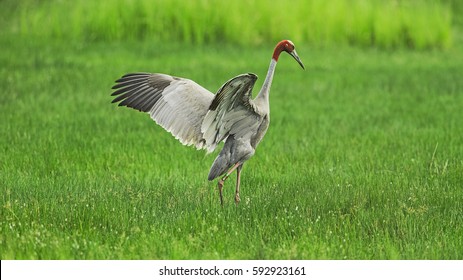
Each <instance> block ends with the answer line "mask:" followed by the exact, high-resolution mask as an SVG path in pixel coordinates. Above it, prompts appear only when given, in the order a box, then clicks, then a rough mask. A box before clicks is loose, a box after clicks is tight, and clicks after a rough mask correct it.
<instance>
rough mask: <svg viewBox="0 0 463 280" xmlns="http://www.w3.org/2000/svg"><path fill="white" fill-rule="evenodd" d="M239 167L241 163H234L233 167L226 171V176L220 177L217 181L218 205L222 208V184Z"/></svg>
mask: <svg viewBox="0 0 463 280" xmlns="http://www.w3.org/2000/svg"><path fill="white" fill-rule="evenodd" d="M240 166H241V163H239V162H238V163H236V164H235V165H233V166H232V168H230V170H228V172H227V174H225V176H223V177H222V179H220V180H219V183H218V185H217V186H218V188H219V195H220V204H221V205H222V206H223V196H222V188H223V184H224V183H225V180H227V179H228V177H230V174H232V173H233V171H235V169H237V168H238V167H240Z"/></svg>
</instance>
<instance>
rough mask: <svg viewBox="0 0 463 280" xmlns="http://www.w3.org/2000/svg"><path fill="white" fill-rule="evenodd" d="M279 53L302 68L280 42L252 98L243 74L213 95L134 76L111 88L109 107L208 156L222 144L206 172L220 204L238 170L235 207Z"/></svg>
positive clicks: (289, 45) (251, 77) (173, 81)
mask: <svg viewBox="0 0 463 280" xmlns="http://www.w3.org/2000/svg"><path fill="white" fill-rule="evenodd" d="M282 52H286V53H288V54H289V55H290V56H292V57H293V58H294V59H295V60H296V61H297V63H299V65H300V66H301V67H302V69H305V67H304V64H303V63H302V61H301V59H300V58H299V56H298V54H297V52H296V49H295V45H294V43H293V42H291V41H290V40H282V41H280V42H278V43H277V44H276V46H275V48H274V50H273V55H272V58H271V60H270V65H269V68H268V71H267V75H266V77H265V80H264V83H263V85H262V88H261V89H260V91H259V93H258V94H257V96H256V97H255V98H254V99H253V98H252V89H253V87H254V84H255V82H256V80H257V75H255V74H253V73H246V74H241V75H238V76H236V77H234V78H232V79H230V80H228V81H227V82H225V83H224V84H223V85H222V86H221V87H220V88H219V90H218V91H217V93H216V94H213V93H212V92H210V91H209V90H207V89H205V88H204V87H202V86H200V85H199V84H197V83H196V82H194V81H192V80H190V79H186V78H180V77H176V76H171V75H167V74H161V73H147V72H135V73H129V74H125V75H123V76H122V77H121V78H119V79H117V80H116V81H115V83H116V84H115V85H114V86H113V87H112V90H114V91H113V92H112V94H111V95H112V96H115V98H114V99H113V100H112V103H117V104H118V105H119V106H126V107H129V108H133V109H136V110H138V111H141V112H146V113H148V114H149V115H150V117H151V118H152V119H153V120H154V121H155V122H156V123H157V124H158V125H160V126H161V127H163V128H164V129H165V130H166V131H168V132H170V133H171V134H172V135H173V136H174V137H175V138H176V139H177V140H179V141H180V142H181V143H182V144H183V145H186V146H194V147H196V148H197V149H198V150H200V149H204V150H206V152H207V153H211V152H212V151H214V150H215V149H216V147H217V145H219V144H220V143H221V142H225V143H224V145H223V147H222V149H221V151H220V152H219V154H218V155H217V157H216V158H215V160H214V162H213V164H212V166H211V169H210V171H209V175H208V180H209V181H213V180H215V179H217V178H219V177H220V178H219V179H218V182H217V187H218V192H219V197H220V204H221V205H222V207H223V204H224V200H223V195H222V188H223V186H224V183H225V181H226V180H227V179H228V177H229V176H230V175H231V174H232V173H233V172H234V171H235V170H236V186H235V197H234V200H235V203H236V205H238V203H239V202H240V200H241V199H240V180H241V170H242V168H243V165H244V163H245V162H246V161H247V160H248V159H250V158H251V157H252V156H253V155H254V153H255V150H256V148H257V145H258V144H259V143H260V142H261V140H262V138H263V137H264V135H265V133H266V132H267V129H268V127H269V123H270V103H269V94H270V87H271V85H272V80H273V76H274V73H275V67H276V65H277V62H278V59H279V57H280V54H281V53H282Z"/></svg>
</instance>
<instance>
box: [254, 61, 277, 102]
mask: <svg viewBox="0 0 463 280" xmlns="http://www.w3.org/2000/svg"><path fill="white" fill-rule="evenodd" d="M277 60H278V56H277V57H276V59H275V56H274V57H272V60H271V61H270V66H269V68H268V72H267V76H266V77H265V81H264V84H263V85H262V88H261V89H260V91H259V94H257V96H256V101H258V102H263V103H264V104H266V105H267V109H268V104H269V93H270V87H271V86H272V80H273V74H274V73H275V67H276V65H277Z"/></svg>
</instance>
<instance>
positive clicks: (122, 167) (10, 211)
mask: <svg viewBox="0 0 463 280" xmlns="http://www.w3.org/2000/svg"><path fill="white" fill-rule="evenodd" d="M122 2H124V3H128V4H127V5H128V6H127V8H126V9H121V8H120V7H119V6H114V5H113V6H112V5H107V6H105V5H104V4H93V5H97V6H98V5H102V6H101V7H100V6H98V7H97V8H98V9H96V8H95V9H93V8H92V7H93V6H87V5H91V4H88V3H93V2H90V1H74V2H72V3H73V6H72V7H69V6H68V5H70V4H69V3H68V2H67V1H53V0H50V1H40V2H36V1H29V0H25V1H12V0H5V1H1V3H0V26H2V28H1V29H0V45H1V46H2V51H1V52H0V85H1V92H0V98H1V99H0V100H1V101H0V192H1V207H0V259H2V260H4V259H463V227H462V224H463V187H462V186H463V125H462V123H463V122H462V120H463V79H462V69H463V39H462V38H463V37H462V35H461V34H462V32H461V23H462V20H461V18H462V17H461V16H460V17H457V15H458V14H459V13H458V11H461V10H462V8H461V4H460V2H459V1H455V0H445V1H431V0H426V1H399V2H400V5H399V4H397V5H396V4H390V3H399V2H396V1H393V2H391V1H362V0H356V1H354V2H352V3H355V4H353V5H352V9H353V10H352V11H353V12H351V13H346V12H345V11H346V10H348V9H347V8H346V9H337V10H336V9H334V10H333V9H332V8H333V7H344V8H345V3H347V2H346V1H344V0H336V1H330V2H329V4H326V6H324V5H320V3H321V1H319V2H317V1H309V2H310V3H311V5H312V6H310V7H312V8H313V7H314V6H313V5H320V6H319V7H318V6H317V7H318V8H317V9H312V12H313V11H319V13H318V15H319V18H314V17H312V16H310V18H312V20H313V22H312V23H311V25H310V27H311V29H305V28H306V27H307V25H304V24H307V22H304V24H301V25H298V24H297V23H299V22H302V21H303V20H302V18H301V17H302V16H305V15H306V14H305V13H306V12H307V10H304V9H301V10H297V11H294V10H293V12H294V19H291V20H292V21H289V22H287V21H285V19H286V18H285V17H283V16H282V15H283V14H284V13H282V11H287V10H285V9H286V8H287V6H283V5H281V3H280V2H275V5H277V6H278V3H280V4H279V5H281V7H280V6H278V9H277V10H278V11H279V12H281V14H280V13H279V15H280V16H281V17H278V19H279V20H278V22H287V23H288V26H291V27H294V26H295V27H296V28H294V29H291V30H289V31H288V29H287V28H283V27H282V26H280V25H275V26H273V27H272V28H271V32H267V33H265V32H263V31H262V30H265V28H264V29H262V27H266V26H267V25H268V24H267V23H271V22H273V21H271V20H270V21H269V19H268V13H269V12H270V11H271V10H265V9H264V11H263V12H262V14H260V15H261V17H257V16H256V17H252V16H247V17H245V18H249V20H250V21H255V22H253V25H251V26H255V27H256V28H255V29H253V28H245V27H246V26H249V25H247V24H245V23H246V22H244V23H243V21H242V20H241V19H242V18H243V16H242V15H241V14H239V13H236V12H235V13H233V12H232V11H231V10H229V9H226V8H224V6H221V7H222V8H221V9H219V10H218V11H221V12H223V11H222V10H224V11H226V12H230V13H227V18H226V19H227V21H223V22H222V21H220V20H219V19H220V18H221V17H217V18H212V19H211V18H207V17H204V18H202V19H198V18H195V17H193V16H194V15H197V14H198V13H199V12H198V10H195V9H193V8H191V9H186V8H185V7H183V6H182V7H181V8H182V9H186V10H188V11H192V12H191V13H190V14H189V13H188V12H187V11H183V12H182V13H172V11H173V10H172V9H173V7H174V8H175V5H174V6H173V4H172V3H174V4H175V3H178V2H171V1H158V2H156V3H157V4H159V3H161V4H163V5H166V6H165V7H166V9H165V10H164V11H165V12H166V14H161V15H162V16H166V18H162V17H161V18H158V17H154V16H152V15H149V14H140V13H141V11H142V10H143V9H141V10H137V9H136V8H135V7H136V5H135V3H144V4H143V5H149V3H151V2H150V1H138V2H137V1H122V0H113V2H111V3H122ZM244 2H248V1H244ZM98 3H99V2H98ZM105 3H106V2H105ZM199 3H202V5H198V6H195V8H198V7H199V9H202V8H204V7H206V6H208V5H207V4H208V3H211V2H208V1H202V2H199ZM214 3H215V2H214ZM217 3H218V2H217ZM220 3H222V2H220ZM223 3H225V2H223ZM249 3H250V4H249V5H251V6H250V7H251V8H249V9H244V10H243V9H241V10H243V13H245V15H247V13H250V12H252V11H253V10H256V9H255V8H252V7H254V6H261V5H260V4H259V3H262V1H259V0H254V1H250V2H249ZM298 3H300V2H298ZM371 3H374V4H371ZM384 3H386V4H384ZM387 3H389V4H387ZM415 4H416V6H414V5H415ZM221 5H225V4H221ZM252 5H254V6H252ZM339 5H341V6H339ZM342 5H344V6H342ZM103 6H104V7H103ZM89 7H90V8H89ZM168 7H170V10H169V9H167V8H168ZM291 7H295V6H290V8H289V9H290V10H291V9H292V8H291ZM417 7H419V8H417ZM450 7H451V8H450ZM280 8H281V9H280ZM88 9H90V10H88ZM320 9H321V10H320ZM359 9H360V10H359ZM362 9H364V10H362ZM456 10H457V11H456ZM68 11H69V13H67V12H68ZM143 11H144V10H143ZM208 11H209V13H210V12H211V11H214V10H208ZM233 11H235V10H233ZM349 11H350V10H349ZM378 11H380V12H381V16H378V13H379V12H378ZM325 12H332V14H331V16H324V15H325V14H324V13H325ZM120 13H124V15H125V17H124V16H121V17H115V16H114V15H115V14H116V15H119V14H120ZM199 14H200V13H199ZM397 14H400V15H401V16H400V17H399V18H400V20H395V19H397V18H396V17H395V16H396V15H397ZM179 15H180V17H179ZM181 15H186V16H181ZM187 15H189V16H187ZM208 15H210V14H208ZM240 15H241V16H240ZM310 15H312V14H310ZM347 15H355V16H353V17H347ZM63 16H66V17H65V18H64V17H63ZM169 16H170V17H169ZM362 16H364V17H362ZM96 19H99V21H97V22H96V21H95V20H96ZM133 19H140V21H137V22H135V21H132V20H133ZM148 19H152V21H146V20H148ZM167 19H169V20H170V19H174V23H175V24H171V25H169V26H166V27H165V29H163V30H164V31H165V33H159V30H158V29H156V28H159V26H158V23H160V22H161V23H165V22H169V20H167ZM353 19H358V21H352V20H353ZM214 20H219V21H218V22H215V23H214V24H210V22H214ZM317 20H318V21H317ZM275 22H277V21H275ZM349 22H350V23H352V25H346V23H349ZM129 23H130V24H129ZM192 23H195V24H192ZM240 24H244V26H243V25H240ZM407 24H408V25H407ZM452 24H453V26H452ZM206 25H207V26H213V27H214V26H215V27H217V28H219V29H220V28H230V26H232V27H234V29H227V30H222V29H220V30H218V31H217V32H216V33H214V32H215V31H213V32H212V33H211V30H204V29H203V27H204V26H206ZM115 26H119V27H121V29H120V30H119V29H115V28H114V27H115ZM240 26H241V27H240ZM340 26H342V27H343V28H344V27H346V26H347V27H349V26H350V27H352V28H347V29H345V28H344V29H343V28H341V29H340V28H339V27H340ZM3 27H5V28H3ZM354 27H355V28H354ZM379 27H380V29H378V28H379ZM182 28H184V29H183V31H179V30H182ZM323 28H326V29H323ZM362 28H366V29H362ZM381 28H382V29H381ZM407 28H409V29H407ZM307 30H310V31H311V32H307ZM317 30H318V31H317ZM323 30H324V31H323ZM404 30H407V31H406V32H405V31H404ZM450 30H453V31H452V32H450ZM131 31H133V34H132V33H131ZM225 31H226V32H225ZM286 32H287V33H286ZM317 32H318V33H317ZM323 32H325V33H323ZM349 32H353V33H349ZM378 32H379V33H378ZM349 34H350V35H349ZM365 34H367V35H365ZM368 34H370V35H368ZM371 34H375V35H374V36H373V37H371V36H372V35H371ZM219 35H220V36H219ZM289 35H291V36H289ZM405 35H406V36H405ZM125 36H127V37H128V39H125V38H126V37H125ZM164 36H165V37H164ZM210 36H212V37H210ZM214 36H216V37H214ZM349 36H350V37H349ZM364 36H366V37H364ZM283 37H285V38H288V39H292V40H293V41H294V43H295V44H296V46H297V51H298V53H299V55H300V57H301V59H302V60H303V62H304V64H305V66H306V71H302V70H301V69H300V67H299V66H298V65H297V63H295V62H294V60H293V59H292V58H291V57H289V56H288V55H286V54H283V55H282V56H281V58H280V61H279V65H278V67H277V70H276V75H275V79H274V81H273V86H272V93H271V114H272V117H271V124H270V128H269V131H268V133H267V135H266V137H265V139H264V140H263V142H262V143H261V144H260V145H259V147H258V149H257V152H256V155H255V156H254V157H253V158H252V159H251V160H250V161H249V162H248V163H246V165H245V167H244V169H243V177H242V187H241V199H242V202H241V204H240V205H239V206H238V207H236V206H235V205H234V202H233V196H234V183H235V178H234V176H232V177H231V178H230V179H229V181H228V182H227V183H226V185H225V188H224V198H225V205H224V207H223V208H222V207H221V206H220V202H219V198H218V193H217V189H216V182H208V181H207V174H208V171H209V168H210V165H211V164H212V162H213V160H214V158H215V154H213V155H209V156H206V155H205V153H204V152H203V151H196V150H195V149H194V148H191V147H189V148H187V147H183V146H182V145H180V144H179V143H178V142H177V141H176V140H175V139H174V138H173V137H172V136H171V135H170V134H169V133H166V132H165V131H164V130H163V129H162V128H160V127H158V126H157V125H156V124H155V123H154V122H153V121H151V119H150V118H149V116H148V115H146V114H142V113H139V112H137V111H135V110H131V109H127V108H120V107H117V106H115V105H114V104H111V100H112V98H111V96H110V94H111V87H112V85H113V83H114V80H115V79H117V78H119V77H120V76H121V75H122V74H125V73H127V72H134V71H149V72H162V73H168V74H173V75H176V76H181V77H188V78H191V79H193V80H195V81H197V82H198V83H199V84H201V85H203V86H205V87H206V88H208V89H210V90H211V91H213V92H215V91H216V90H217V89H218V88H219V87H220V86H221V85H222V83H223V82H225V81H227V80H228V79H230V78H231V77H233V76H235V75H238V74H241V73H246V72H253V73H256V74H257V75H259V77H260V78H259V80H258V81H257V84H256V89H255V90H254V91H255V93H256V92H257V91H258V89H259V88H260V86H261V84H262V82H263V79H264V76H265V74H266V71H267V67H268V63H269V60H270V57H271V53H272V50H273V47H274V44H275V43H276V42H277V40H280V39H283ZM349 38H350V39H349ZM365 38H367V39H366V40H365V41H362V40H363V39H365ZM368 38H370V39H371V38H375V40H370V41H368ZM216 39H217V40H216ZM349 40H352V41H349ZM378 40H382V41H378ZM217 41H218V42H217ZM212 42H215V43H212ZM243 42H244V44H243ZM246 42H249V44H247V43H246ZM362 42H363V43H362ZM420 42H421V43H420ZM352 46H355V47H352Z"/></svg>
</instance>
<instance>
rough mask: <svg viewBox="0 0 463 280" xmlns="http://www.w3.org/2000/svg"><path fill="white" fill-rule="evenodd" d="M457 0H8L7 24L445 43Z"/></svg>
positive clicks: (244, 38)
mask: <svg viewBox="0 0 463 280" xmlns="http://www.w3.org/2000/svg"><path fill="white" fill-rule="evenodd" d="M456 3H457V1H450V0H447V1H444V0H443V1H436V0H420V1H413V0H409V1H388V0H375V1H368V0H330V1H319V0H311V1H307V0H293V1H291V3H290V4H289V3H288V2H287V1H265V0H243V1H221V0H202V1H183V0H157V1H151V0H142V1H129V0H108V1H85V0H75V1H58V0H48V1H34V0H23V1H12V0H8V1H6V2H5V3H3V6H4V8H5V10H6V11H7V12H3V13H4V17H5V18H11V20H9V21H7V22H8V23H9V24H7V25H6V26H7V28H6V29H7V30H10V31H12V32H15V33H16V34H19V35H23V36H28V37H41V38H49V39H50V38H62V39H64V40H85V41H102V40H117V41H127V40H139V39H147V40H148V41H149V42H153V41H155V42H156V43H157V44H167V45H169V44H171V42H173V41H175V42H178V41H181V42H183V43H187V44H210V43H217V42H220V43H232V44H236V45H240V46H249V45H251V46H255V45H263V44H265V42H268V41H278V40H281V38H292V39H293V40H295V41H298V42H304V43H309V44H311V45H314V46H325V45H333V44H334V45H356V46H377V47H380V48H385V49H394V48H414V49H429V48H439V49H446V48H449V47H450V46H451V45H452V41H453V34H452V22H453V15H454V13H455V15H457V14H458V13H459V11H458V10H456V11H454V7H459V6H458V5H457V4H456Z"/></svg>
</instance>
